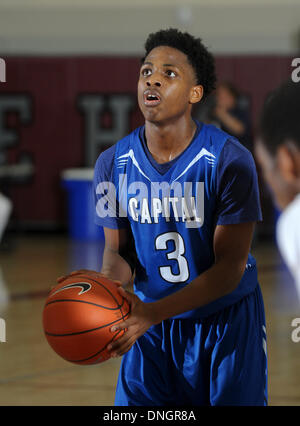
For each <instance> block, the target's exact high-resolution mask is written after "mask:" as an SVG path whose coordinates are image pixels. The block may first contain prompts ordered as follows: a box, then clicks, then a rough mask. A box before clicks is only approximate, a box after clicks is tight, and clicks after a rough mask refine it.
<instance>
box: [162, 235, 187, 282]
mask: <svg viewBox="0 0 300 426" xmlns="http://www.w3.org/2000/svg"><path fill="white" fill-rule="evenodd" d="M168 241H174V244H175V250H173V251H171V252H169V253H166V256H167V258H168V259H169V260H172V259H174V260H176V261H177V263H178V270H179V273H177V274H173V272H172V268H171V266H160V267H159V271H160V275H161V276H162V278H163V279H164V280H166V281H168V282H170V283H179V282H184V281H186V280H187V279H188V278H189V275H190V273H189V267H188V262H187V260H186V258H185V257H184V256H183V255H184V254H185V246H184V240H183V238H182V236H181V235H180V234H179V233H178V232H166V233H165V234H160V235H158V237H156V239H155V248H156V250H167V248H168V246H167V242H168Z"/></svg>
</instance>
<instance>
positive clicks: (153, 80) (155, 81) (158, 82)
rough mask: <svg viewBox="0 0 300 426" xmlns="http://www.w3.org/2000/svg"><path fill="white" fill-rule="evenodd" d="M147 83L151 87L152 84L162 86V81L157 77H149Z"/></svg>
mask: <svg viewBox="0 0 300 426" xmlns="http://www.w3.org/2000/svg"><path fill="white" fill-rule="evenodd" d="M146 84H147V86H148V87H151V86H156V87H161V82H160V81H159V80H158V79H157V78H149V79H148V80H147V81H146Z"/></svg>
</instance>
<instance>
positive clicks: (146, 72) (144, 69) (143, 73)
mask: <svg viewBox="0 0 300 426" xmlns="http://www.w3.org/2000/svg"><path fill="white" fill-rule="evenodd" d="M141 74H142V75H143V76H144V77H148V76H149V75H151V69H150V68H143V69H142V71H141Z"/></svg>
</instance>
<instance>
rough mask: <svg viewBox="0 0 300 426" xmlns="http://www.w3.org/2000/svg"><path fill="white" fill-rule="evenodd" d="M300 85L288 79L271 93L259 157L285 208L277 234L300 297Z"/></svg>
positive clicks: (264, 114) (263, 117)
mask: <svg viewBox="0 0 300 426" xmlns="http://www.w3.org/2000/svg"><path fill="white" fill-rule="evenodd" d="M299 111H300V84H299V83H298V84H297V83H293V82H292V81H288V82H285V83H283V84H282V85H281V86H280V87H279V88H277V89H276V90H275V91H273V93H272V94H271V95H269V96H268V98H267V100H266V102H265V105H264V107H263V111H262V113H261V117H260V136H259V138H258V139H257V141H256V144H255V154H256V158H257V160H258V162H259V164H260V165H261V168H262V171H263V175H264V178H265V180H266V182H267V183H268V185H269V186H270V188H271V191H272V193H273V195H274V198H275V203H276V204H277V206H278V207H279V208H280V209H281V210H282V213H281V215H280V217H279V219H278V221H277V225H276V233H277V241H278V246H279V249H280V252H281V253H282V256H283V258H284V260H285V262H286V264H287V266H288V267H289V269H290V271H291V273H292V275H293V277H294V279H295V283H296V287H297V290H298V294H299V298H300V119H299Z"/></svg>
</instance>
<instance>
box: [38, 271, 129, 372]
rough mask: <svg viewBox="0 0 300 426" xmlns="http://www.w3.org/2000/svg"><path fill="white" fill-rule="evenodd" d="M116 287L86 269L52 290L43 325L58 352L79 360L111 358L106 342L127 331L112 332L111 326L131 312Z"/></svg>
mask: <svg viewBox="0 0 300 426" xmlns="http://www.w3.org/2000/svg"><path fill="white" fill-rule="evenodd" d="M117 288H118V286H117V284H115V283H114V282H113V281H112V280H110V279H108V278H106V277H99V278H98V277H97V278H95V277H92V276H89V274H86V273H84V274H82V275H76V276H74V277H69V278H67V279H66V280H64V281H63V282H62V283H60V284H58V285H57V286H56V287H55V288H53V289H52V290H51V292H50V294H49V296H48V298H47V300H46V303H45V307H44V311H43V327H44V332H45V335H46V338H47V340H48V343H49V344H50V346H51V347H52V349H54V351H55V352H56V353H57V354H58V355H60V356H61V357H62V358H64V359H65V360H67V361H70V362H74V363H76V364H97V363H100V362H103V361H106V360H107V359H109V358H110V353H109V351H108V350H107V349H106V348H107V345H108V344H109V343H110V342H112V341H113V340H116V339H118V338H119V337H121V336H122V335H123V334H124V332H125V331H124V330H119V331H116V332H115V333H112V332H111V331H110V329H111V327H112V325H113V324H118V323H120V322H122V321H124V320H125V319H126V318H128V316H129V312H130V307H129V305H128V303H127V301H126V300H125V299H124V298H123V297H122V296H121V295H120V294H119V293H118V291H117Z"/></svg>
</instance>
